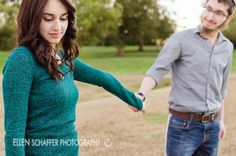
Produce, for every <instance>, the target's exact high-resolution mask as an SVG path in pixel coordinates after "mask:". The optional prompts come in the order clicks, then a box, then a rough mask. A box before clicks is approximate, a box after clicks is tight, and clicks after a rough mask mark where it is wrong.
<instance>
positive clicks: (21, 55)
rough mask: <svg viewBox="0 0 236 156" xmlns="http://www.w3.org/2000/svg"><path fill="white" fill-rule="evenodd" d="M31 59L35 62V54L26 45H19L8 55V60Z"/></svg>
mask: <svg viewBox="0 0 236 156" xmlns="http://www.w3.org/2000/svg"><path fill="white" fill-rule="evenodd" d="M27 60H28V61H30V62H34V56H33V54H32V52H31V50H30V49H29V48H27V47H26V46H19V47H17V48H15V49H14V50H12V52H11V54H10V55H9V57H8V61H10V62H11V61H14V62H15V61H17V62H18V61H27Z"/></svg>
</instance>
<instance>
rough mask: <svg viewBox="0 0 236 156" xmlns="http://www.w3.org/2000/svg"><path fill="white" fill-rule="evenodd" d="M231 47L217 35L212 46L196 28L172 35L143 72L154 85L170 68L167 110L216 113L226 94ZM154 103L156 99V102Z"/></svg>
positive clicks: (220, 34)
mask: <svg viewBox="0 0 236 156" xmlns="http://www.w3.org/2000/svg"><path fill="white" fill-rule="evenodd" d="M232 54H233V44H232V43H231V42H230V41H229V40H228V39H227V38H225V37H224V36H223V34H222V33H219V34H218V39H217V43H216V44H215V46H214V47H213V46H212V44H211V43H210V41H209V40H208V39H206V38H204V37H203V36H202V35H201V34H200V30H199V27H197V28H194V29H188V30H185V31H182V32H177V33H174V34H173V35H172V36H171V37H170V38H169V39H168V41H167V43H166V44H165V46H164V47H163V48H162V50H161V52H160V54H159V56H158V58H157V60H156V62H155V63H154V64H153V66H152V67H151V68H150V69H149V70H148V71H147V73H146V75H148V76H151V77H152V78H153V79H154V80H155V81H156V83H159V81H160V80H161V78H162V77H163V76H164V75H165V74H166V73H167V72H168V71H169V70H170V69H171V68H172V89H171V92H170V97H169V104H170V108H172V109H175V110H177V111H181V112H199V113H200V112H201V113H203V112H214V111H217V110H219V108H220V107H221V104H222V102H223V99H224V97H225V94H226V86H227V81H228V77H229V73H230V68H231V63H232ZM157 100H158V99H157Z"/></svg>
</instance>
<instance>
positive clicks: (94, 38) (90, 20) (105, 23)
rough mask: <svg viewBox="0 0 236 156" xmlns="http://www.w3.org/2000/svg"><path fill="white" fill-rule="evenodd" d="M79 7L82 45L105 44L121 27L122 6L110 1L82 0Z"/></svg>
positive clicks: (78, 20)
mask: <svg viewBox="0 0 236 156" xmlns="http://www.w3.org/2000/svg"><path fill="white" fill-rule="evenodd" d="M76 6H77V25H78V29H79V33H78V42H79V44H80V45H88V44H90V45H91V44H103V42H104V40H105V38H106V37H107V36H113V35H114V34H115V33H116V31H117V29H118V27H119V25H121V20H120V17H121V11H120V10H121V5H120V4H117V5H116V6H115V7H113V6H112V5H111V1H110V0H99V1H97V0H80V1H78V2H77V4H76Z"/></svg>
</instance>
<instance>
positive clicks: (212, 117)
mask: <svg viewBox="0 0 236 156" xmlns="http://www.w3.org/2000/svg"><path fill="white" fill-rule="evenodd" d="M169 111H170V113H171V114H172V115H174V116H176V117H179V118H183V119H188V120H189V119H192V120H196V121H200V122H203V123H205V122H209V121H213V120H215V119H216V118H217V116H218V114H219V113H218V111H217V112H215V113H211V114H204V113H202V114H200V113H199V114H198V113H185V112H178V111H176V110H173V109H171V108H169Z"/></svg>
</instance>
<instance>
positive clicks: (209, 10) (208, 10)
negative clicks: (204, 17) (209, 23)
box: [204, 6, 228, 18]
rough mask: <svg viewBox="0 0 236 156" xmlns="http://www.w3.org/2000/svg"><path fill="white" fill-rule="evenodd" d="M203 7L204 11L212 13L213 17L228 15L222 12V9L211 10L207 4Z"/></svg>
mask: <svg viewBox="0 0 236 156" xmlns="http://www.w3.org/2000/svg"><path fill="white" fill-rule="evenodd" d="M204 9H205V12H206V13H207V14H210V13H213V15H214V16H215V17H217V18H224V17H227V16H228V14H226V13H224V12H223V11H221V10H213V9H212V8H211V7H209V6H205V7H204Z"/></svg>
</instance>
